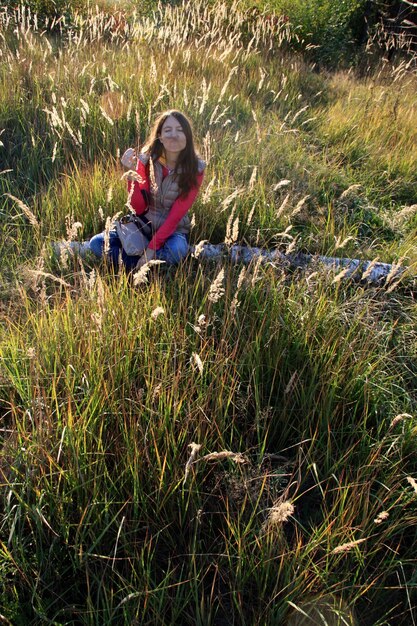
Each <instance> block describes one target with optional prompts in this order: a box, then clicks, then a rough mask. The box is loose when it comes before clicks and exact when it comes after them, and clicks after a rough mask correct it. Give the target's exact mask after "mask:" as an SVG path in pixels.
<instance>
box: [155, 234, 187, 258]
mask: <svg viewBox="0 0 417 626" xmlns="http://www.w3.org/2000/svg"><path fill="white" fill-rule="evenodd" d="M158 252H159V254H158V255H157V258H160V259H161V260H163V261H165V262H166V263H168V264H170V265H177V264H178V263H179V262H180V261H182V259H183V258H184V257H186V256H187V254H188V242H187V238H186V237H185V235H183V234H179V233H176V234H175V235H172V236H171V237H170V238H169V239H168V240H167V241H166V243H165V245H164V246H163V248H162V249H161V250H160V251H158Z"/></svg>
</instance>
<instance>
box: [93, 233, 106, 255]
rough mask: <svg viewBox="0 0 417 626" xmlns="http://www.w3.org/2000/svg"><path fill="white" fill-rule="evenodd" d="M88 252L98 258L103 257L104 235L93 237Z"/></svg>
mask: <svg viewBox="0 0 417 626" xmlns="http://www.w3.org/2000/svg"><path fill="white" fill-rule="evenodd" d="M90 250H91V252H93V253H94V254H95V255H96V256H98V257H102V256H103V250H104V233H99V234H98V235H94V237H92V238H91V239H90Z"/></svg>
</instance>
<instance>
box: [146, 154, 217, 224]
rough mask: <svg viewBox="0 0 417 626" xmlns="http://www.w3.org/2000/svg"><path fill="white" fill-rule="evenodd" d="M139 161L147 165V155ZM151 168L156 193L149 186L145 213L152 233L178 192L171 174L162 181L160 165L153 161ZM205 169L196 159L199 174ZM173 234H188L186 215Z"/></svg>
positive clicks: (165, 216) (203, 164) (160, 222)
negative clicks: (149, 200)
mask: <svg viewBox="0 0 417 626" xmlns="http://www.w3.org/2000/svg"><path fill="white" fill-rule="evenodd" d="M139 159H140V160H141V161H142V163H144V164H145V165H147V164H148V163H149V154H140V155H139ZM153 166H154V172H155V182H156V191H153V190H152V184H151V196H152V203H151V205H150V207H149V210H148V212H147V213H146V217H147V218H148V219H149V221H150V222H151V223H152V226H153V229H154V231H157V230H158V228H159V227H160V226H162V224H163V223H164V222H165V220H166V218H167V217H168V215H169V212H170V210H171V207H172V205H173V204H174V202H175V200H176V199H177V198H178V196H179V194H180V190H179V187H178V183H177V181H176V180H175V176H174V174H173V173H172V174H168V176H165V178H164V179H163V171H162V165H161V164H160V163H159V161H154V164H153ZM205 167H206V164H205V162H204V161H202V160H201V159H198V173H199V174H201V173H202V172H203V171H204V169H205ZM175 232H177V233H183V234H185V235H187V234H188V233H189V232H190V218H189V216H188V214H186V215H184V217H183V218H182V219H181V220H180V221H179V222H178V225H177V228H176V230H175Z"/></svg>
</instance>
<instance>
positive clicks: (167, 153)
mask: <svg viewBox="0 0 417 626" xmlns="http://www.w3.org/2000/svg"><path fill="white" fill-rule="evenodd" d="M121 162H122V165H123V166H124V167H125V168H126V169H127V170H136V174H135V175H134V176H132V175H128V179H129V180H128V191H129V200H130V204H131V206H132V208H133V210H134V211H135V213H136V214H137V215H142V216H144V218H145V219H146V221H148V222H150V224H151V225H152V233H153V235H152V238H151V240H150V243H149V245H148V247H147V249H146V250H145V252H144V253H143V255H142V256H140V257H137V256H129V255H127V254H126V253H125V251H124V250H123V248H122V245H121V242H120V239H119V237H118V236H117V233H116V231H115V230H112V231H110V241H109V243H110V251H109V257H110V260H111V261H112V263H113V265H114V266H115V267H117V266H118V264H119V255H120V254H121V256H122V261H123V264H124V265H125V267H126V269H127V270H132V269H135V268H137V269H139V268H140V267H141V266H142V265H144V264H145V263H147V262H148V261H150V260H152V259H158V260H161V261H165V262H166V263H168V264H174V265H175V264H177V263H179V262H180V261H181V259H183V258H184V257H185V256H186V254H187V252H188V237H189V232H190V218H189V216H188V211H189V210H190V208H191V206H192V205H193V203H194V200H195V199H196V197H197V194H198V190H199V188H200V186H201V183H202V181H203V176H204V169H205V163H204V161H202V160H201V159H199V158H198V155H197V153H196V150H195V147H194V141H193V132H192V128H191V124H190V122H189V120H188V118H187V117H186V116H185V115H184V114H183V113H180V111H176V110H170V111H165V112H164V113H162V114H161V115H159V117H158V118H157V120H156V121H155V124H154V126H153V128H152V131H151V134H150V136H149V138H148V140H147V141H146V143H145V146H144V147H143V150H142V152H141V153H140V154H139V155H136V151H135V150H134V149H133V148H128V149H127V150H126V152H125V153H124V154H123V156H122V158H121ZM104 239H105V234H104V233H100V234H99V235H95V236H94V237H93V238H92V239H91V240H90V243H89V248H90V250H91V251H92V252H94V253H95V254H96V255H97V256H99V257H102V256H103V251H104Z"/></svg>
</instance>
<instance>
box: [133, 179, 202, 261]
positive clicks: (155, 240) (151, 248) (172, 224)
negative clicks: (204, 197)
mask: <svg viewBox="0 0 417 626" xmlns="http://www.w3.org/2000/svg"><path fill="white" fill-rule="evenodd" d="M203 178H204V172H202V173H201V174H198V176H197V185H196V186H195V187H193V188H192V189H190V191H189V192H188V193H187V195H186V196H185V197H182V198H181V197H180V198H177V199H176V200H175V202H174V204H173V205H172V207H171V210H170V212H169V215H168V217H167V218H166V220H165V222H164V223H163V224H162V226H160V227H159V228H158V230H157V232H156V233H155V235H154V236H153V237H152V239H151V241H150V242H149V245H148V247H147V248H146V250H145V252H144V253H143V254H142V256H141V257H140V259H139V261H138V263H137V265H136V268H137V269H139V268H140V267H142V265H145V263H147V262H148V261H152V260H153V259H155V258H156V252H157V250H159V248H162V246H163V245H164V243H165V241H166V240H167V239H168V237H170V236H171V235H172V234H173V233H174V232H175V230H176V228H177V226H178V224H179V222H180V221H181V219H182V218H183V217H184V215H186V213H187V212H188V211H189V210H190V209H191V207H192V206H193V204H194V201H195V199H196V197H197V195H198V192H199V189H200V187H201V183H202V182H203Z"/></svg>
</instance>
